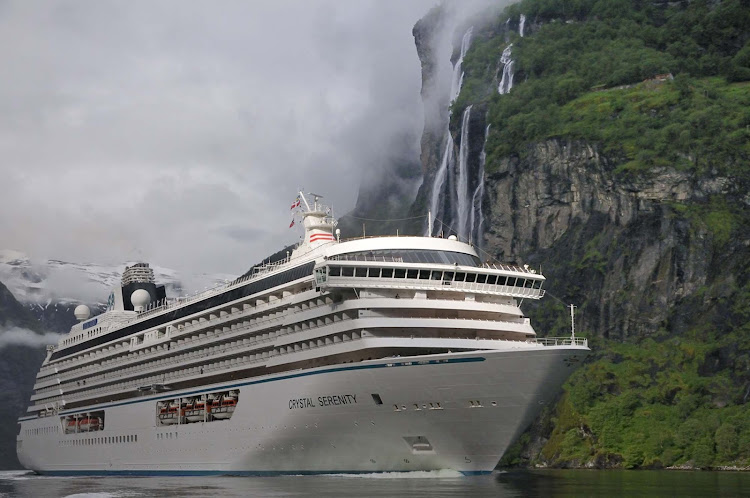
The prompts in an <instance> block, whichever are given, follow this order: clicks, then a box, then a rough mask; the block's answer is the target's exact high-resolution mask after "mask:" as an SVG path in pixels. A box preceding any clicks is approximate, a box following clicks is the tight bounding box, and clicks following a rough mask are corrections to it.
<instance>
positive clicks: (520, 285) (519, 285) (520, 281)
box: [516, 278, 524, 287]
mask: <svg viewBox="0 0 750 498" xmlns="http://www.w3.org/2000/svg"><path fill="white" fill-rule="evenodd" d="M523 283H524V279H522V278H519V279H517V280H516V287H523Z"/></svg>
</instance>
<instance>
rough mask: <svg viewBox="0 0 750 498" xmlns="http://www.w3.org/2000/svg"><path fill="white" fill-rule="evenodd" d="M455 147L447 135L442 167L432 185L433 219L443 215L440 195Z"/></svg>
mask: <svg viewBox="0 0 750 498" xmlns="http://www.w3.org/2000/svg"><path fill="white" fill-rule="evenodd" d="M453 145H454V144H453V137H452V136H451V134H450V133H447V139H446V141H445V151H443V159H442V160H441V161H440V167H438V170H437V172H436V173H435V183H433V184H432V197H431V199H430V212H431V213H432V216H433V218H436V217H439V216H440V215H441V213H440V211H439V209H440V205H439V203H440V194H441V193H442V190H443V185H444V184H445V177H446V176H447V175H448V168H449V167H450V164H449V163H451V162H452V160H453ZM428 230H429V228H428ZM437 231H438V232H439V231H440V229H439V228H438V230H437ZM427 235H428V236H430V235H432V234H431V233H428V234H427Z"/></svg>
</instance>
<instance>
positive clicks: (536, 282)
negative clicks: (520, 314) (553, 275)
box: [534, 280, 542, 289]
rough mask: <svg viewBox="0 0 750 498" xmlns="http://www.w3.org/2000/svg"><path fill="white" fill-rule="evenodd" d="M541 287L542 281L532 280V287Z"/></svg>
mask: <svg viewBox="0 0 750 498" xmlns="http://www.w3.org/2000/svg"><path fill="white" fill-rule="evenodd" d="M541 288H542V281H541V280H534V289H541Z"/></svg>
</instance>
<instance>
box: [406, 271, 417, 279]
mask: <svg viewBox="0 0 750 498" xmlns="http://www.w3.org/2000/svg"><path fill="white" fill-rule="evenodd" d="M418 273H419V270H406V278H417V274H418Z"/></svg>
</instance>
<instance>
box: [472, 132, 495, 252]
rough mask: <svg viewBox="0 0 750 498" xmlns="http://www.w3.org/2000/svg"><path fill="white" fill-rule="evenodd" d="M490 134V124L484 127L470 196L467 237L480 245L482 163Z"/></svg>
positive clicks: (482, 220) (482, 188)
mask: <svg viewBox="0 0 750 498" xmlns="http://www.w3.org/2000/svg"><path fill="white" fill-rule="evenodd" d="M489 134H490V125H487V127H486V128H485V129H484V145H482V152H480V153H479V175H478V180H477V188H476V189H475V190H474V195H473V196H472V197H471V204H472V206H471V224H470V226H469V237H470V240H471V241H472V242H474V245H476V246H477V247H479V246H480V243H481V241H482V226H483V225H484V213H483V212H482V199H483V198H484V165H485V163H486V162H487V137H488V136H489Z"/></svg>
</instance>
